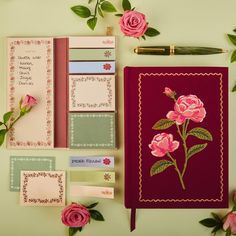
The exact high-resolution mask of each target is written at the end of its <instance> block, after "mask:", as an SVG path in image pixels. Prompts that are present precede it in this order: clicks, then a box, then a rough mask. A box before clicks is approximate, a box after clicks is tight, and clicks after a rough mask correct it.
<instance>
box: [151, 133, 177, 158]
mask: <svg viewBox="0 0 236 236" xmlns="http://www.w3.org/2000/svg"><path fill="white" fill-rule="evenodd" d="M178 147H179V142H178V141H174V140H173V135H172V134H166V133H161V134H157V135H155V136H154V138H153V140H152V142H151V144H149V148H151V149H152V155H153V156H156V157H163V156H165V155H166V154H167V153H168V152H173V151H175V150H176V149H177V148H178Z"/></svg>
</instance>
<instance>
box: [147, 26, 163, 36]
mask: <svg viewBox="0 0 236 236" xmlns="http://www.w3.org/2000/svg"><path fill="white" fill-rule="evenodd" d="M158 34H160V32H159V31H158V30H156V29H154V28H151V27H148V28H147V30H146V32H145V35H147V36H149V37H155V36H157V35H158Z"/></svg>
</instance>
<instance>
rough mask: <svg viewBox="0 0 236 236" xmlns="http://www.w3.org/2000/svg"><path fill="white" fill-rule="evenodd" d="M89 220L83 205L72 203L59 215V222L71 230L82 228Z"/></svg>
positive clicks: (88, 214)
mask: <svg viewBox="0 0 236 236" xmlns="http://www.w3.org/2000/svg"><path fill="white" fill-rule="evenodd" d="M89 220H90V213H89V211H88V209H87V208H86V207H84V206H83V205H80V204H77V203H72V204H70V205H69V206H67V207H66V208H64V210H63V211H62V213H61V221H62V223H63V224H65V225H66V226H69V227H72V228H78V227H83V226H84V225H86V224H87V223H88V222H89Z"/></svg>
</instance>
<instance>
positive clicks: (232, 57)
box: [230, 50, 236, 63]
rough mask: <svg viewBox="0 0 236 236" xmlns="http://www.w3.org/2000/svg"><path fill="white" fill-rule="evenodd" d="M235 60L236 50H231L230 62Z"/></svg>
mask: <svg viewBox="0 0 236 236" xmlns="http://www.w3.org/2000/svg"><path fill="white" fill-rule="evenodd" d="M235 61H236V50H234V51H233V53H232V55H231V59H230V62H231V63H232V62H235Z"/></svg>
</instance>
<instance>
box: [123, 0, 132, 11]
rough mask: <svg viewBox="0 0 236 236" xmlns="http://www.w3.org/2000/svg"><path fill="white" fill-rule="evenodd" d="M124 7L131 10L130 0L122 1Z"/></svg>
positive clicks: (125, 9)
mask: <svg viewBox="0 0 236 236" xmlns="http://www.w3.org/2000/svg"><path fill="white" fill-rule="evenodd" d="M122 7H123V9H124V11H127V10H131V4H130V1H129V0H123V1H122Z"/></svg>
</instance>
